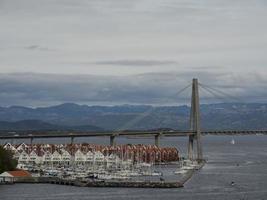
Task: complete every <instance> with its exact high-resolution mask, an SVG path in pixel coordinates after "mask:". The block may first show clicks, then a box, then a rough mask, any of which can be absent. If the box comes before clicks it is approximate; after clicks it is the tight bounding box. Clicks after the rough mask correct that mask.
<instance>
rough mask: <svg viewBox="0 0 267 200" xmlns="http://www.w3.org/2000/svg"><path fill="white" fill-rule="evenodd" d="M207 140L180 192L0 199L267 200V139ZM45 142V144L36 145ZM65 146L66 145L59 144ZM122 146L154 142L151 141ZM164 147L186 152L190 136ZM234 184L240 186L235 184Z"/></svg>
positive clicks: (27, 193)
mask: <svg viewBox="0 0 267 200" xmlns="http://www.w3.org/2000/svg"><path fill="white" fill-rule="evenodd" d="M234 139H235V141H236V143H235V144H234V145H232V144H230V141H231V140H232V137H230V136H205V137H204V138H203V147H204V152H205V157H206V159H207V160H208V162H207V164H206V165H205V167H204V168H203V169H202V170H200V171H198V172H197V173H196V174H195V175H194V176H193V178H192V179H191V180H190V181H189V182H187V184H186V185H185V187H184V188H180V189H133V188H82V187H81V188H80V187H73V186H61V185H49V184H16V185H10V186H0V199H1V200H31V199H34V200H37V199H42V200H50V199H51V200H52V199H53V200H54V199H57V200H61V199H62V200H85V199H86V200H87V199H111V200H115V199H116V200H118V199H151V200H152V199H153V200H157V199H160V200H163V199H166V200H167V199H194V200H202V199H203V200H208V199H210V200H219V199H220V200H222V199H223V200H224V199H240V200H241V199H242V200H245V199H253V200H255V199H267V136H235V137H234ZM81 141H83V142H84V141H85V142H91V143H100V142H104V143H107V142H108V140H105V141H99V139H90V140H89V139H83V138H81V139H79V141H77V142H81ZM37 142H41V141H37ZM42 142H43V141H42ZM54 142H57V143H58V142H64V141H60V140H57V141H54ZM118 142H119V143H141V142H142V143H152V142H153V141H152V140H151V139H142V140H135V139H131V140H126V139H123V138H122V139H120V140H118ZM161 145H163V146H176V147H177V146H178V147H179V149H180V150H181V151H182V152H183V153H184V152H185V149H186V139H185V138H174V139H173V138H165V139H163V140H162V141H161ZM232 181H234V182H235V185H233V186H232V185H231V182H232Z"/></svg>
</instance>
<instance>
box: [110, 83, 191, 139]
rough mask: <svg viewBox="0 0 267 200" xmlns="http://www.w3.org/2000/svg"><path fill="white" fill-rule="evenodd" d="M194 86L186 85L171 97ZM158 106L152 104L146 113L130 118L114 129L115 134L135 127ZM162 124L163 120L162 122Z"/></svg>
mask: <svg viewBox="0 0 267 200" xmlns="http://www.w3.org/2000/svg"><path fill="white" fill-rule="evenodd" d="M191 86H192V84H191V83H190V84H189V85H187V86H186V87H184V88H182V89H180V90H179V91H178V92H176V93H175V94H174V95H173V96H171V97H169V98H172V97H176V96H178V95H180V94H181V93H183V92H184V91H185V90H187V89H188V88H190V87H191ZM157 108H158V106H151V108H150V109H148V110H147V111H145V112H144V113H141V114H139V115H138V116H137V117H136V118H134V119H132V120H130V121H129V122H127V123H126V124H125V125H124V126H122V127H120V128H118V129H116V130H114V131H113V133H114V134H116V133H117V134H119V133H121V132H123V131H125V130H127V129H129V127H133V125H135V124H136V123H138V122H139V121H141V120H142V119H144V118H145V117H147V116H149V115H151V113H152V112H153V111H155V110H156V109H157ZM160 124H162V122H161V123H160Z"/></svg>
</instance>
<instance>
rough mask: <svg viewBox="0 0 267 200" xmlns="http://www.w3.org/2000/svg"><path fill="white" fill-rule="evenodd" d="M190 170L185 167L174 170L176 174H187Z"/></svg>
mask: <svg viewBox="0 0 267 200" xmlns="http://www.w3.org/2000/svg"><path fill="white" fill-rule="evenodd" d="M187 172H188V171H187V170H185V169H178V170H176V171H175V172H174V174H186V173H187Z"/></svg>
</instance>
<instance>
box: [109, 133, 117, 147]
mask: <svg viewBox="0 0 267 200" xmlns="http://www.w3.org/2000/svg"><path fill="white" fill-rule="evenodd" d="M115 145H116V144H115V135H112V136H110V146H115Z"/></svg>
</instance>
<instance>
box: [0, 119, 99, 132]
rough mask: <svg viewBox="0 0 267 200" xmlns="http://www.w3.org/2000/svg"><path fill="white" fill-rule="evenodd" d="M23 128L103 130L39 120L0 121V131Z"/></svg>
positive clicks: (33, 129) (34, 129)
mask: <svg viewBox="0 0 267 200" xmlns="http://www.w3.org/2000/svg"><path fill="white" fill-rule="evenodd" d="M25 130H31V131H36V130H43V131H44V130H46V131H49V130H53V131H55V130H61V131H65V130H69V131H71V130H73V131H103V129H101V128H99V127H96V126H89V125H87V126H60V125H54V124H50V123H47V122H43V121H40V120H22V121H17V122H7V121H0V131H25Z"/></svg>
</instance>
